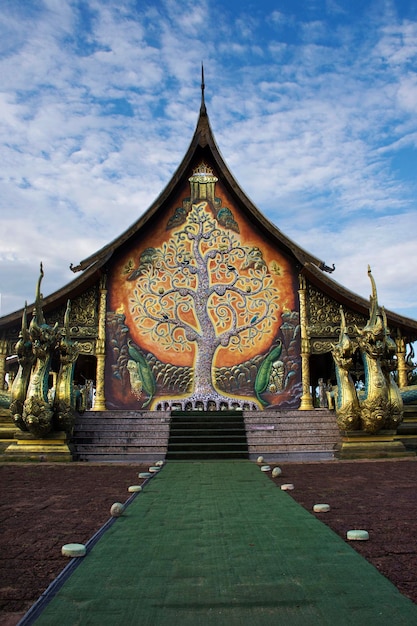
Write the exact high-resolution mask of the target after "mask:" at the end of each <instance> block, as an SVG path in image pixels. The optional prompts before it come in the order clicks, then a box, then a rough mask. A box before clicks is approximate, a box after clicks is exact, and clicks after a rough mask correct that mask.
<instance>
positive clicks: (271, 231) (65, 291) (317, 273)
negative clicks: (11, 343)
mask: <svg viewBox="0 0 417 626" xmlns="http://www.w3.org/2000/svg"><path fill="white" fill-rule="evenodd" d="M201 87H202V90H201V91H202V95H201V105H200V111H199V116H198V121H197V125H196V128H195V132H194V135H193V137H192V140H191V143H190V145H189V148H188V150H187V152H186V154H185V156H184V158H183V160H182V162H181V163H180V165H179V167H178V168H177V170H176V172H175V173H174V174H173V176H172V178H171V180H170V182H169V183H168V185H167V186H166V187H165V189H164V190H163V191H162V192H161V194H160V195H159V196H158V197H157V198H156V200H155V201H154V202H153V204H152V205H151V206H150V207H149V208H148V209H147V211H146V212H145V213H144V214H143V215H142V216H141V217H140V218H139V219H138V220H136V221H135V222H134V223H133V224H132V225H131V226H130V227H129V228H128V229H127V230H126V231H124V232H123V233H122V234H121V235H119V236H118V237H116V238H115V239H114V240H113V241H111V242H110V243H108V244H107V245H105V246H104V247H103V248H101V249H100V250H98V251H97V252H95V253H94V254H92V255H91V256H89V257H87V258H86V259H84V260H82V261H81V262H80V263H79V264H78V265H73V264H71V265H70V268H71V270H72V271H73V272H74V273H80V274H79V275H78V276H77V278H76V279H75V280H74V281H72V282H70V283H68V284H67V285H65V286H63V287H62V288H61V289H59V290H58V291H56V292H54V293H52V294H51V295H49V296H48V297H46V298H45V299H44V301H43V306H44V310H45V311H48V310H52V309H54V308H56V307H57V306H61V305H63V304H65V303H66V301H67V300H68V299H74V298H75V297H77V296H78V295H80V294H82V293H83V292H84V291H86V290H87V289H88V288H89V287H91V286H92V285H94V284H96V283H97V282H98V280H99V278H100V276H101V274H102V273H103V271H104V270H105V267H106V265H107V264H108V263H109V261H110V260H111V258H112V257H113V256H114V255H115V254H116V252H118V251H120V250H122V249H123V247H124V246H125V245H126V244H128V242H129V241H130V240H132V238H133V237H135V236H136V235H137V234H138V233H139V232H141V231H142V229H146V228H148V227H149V226H151V225H152V223H155V220H156V218H157V215H158V216H161V215H162V214H164V211H165V209H166V207H167V206H168V203H169V200H170V199H171V198H173V197H175V196H176V195H178V190H179V189H180V188H183V184H184V181H187V180H190V179H189V176H190V171H192V172H193V171H194V170H195V168H196V166H197V165H198V164H200V163H203V162H204V163H209V164H210V166H211V167H212V168H213V169H215V171H216V176H217V177H218V178H219V180H221V182H222V183H223V185H224V187H225V188H226V189H227V191H228V193H229V194H230V195H231V196H232V197H234V198H235V199H236V201H237V203H238V204H239V206H240V209H241V210H242V212H243V213H244V214H246V215H247V216H248V218H249V219H250V221H251V223H253V224H255V225H256V227H257V228H258V229H259V231H260V232H261V233H263V234H264V236H265V238H266V239H268V240H269V241H270V242H271V243H272V244H273V245H274V246H276V247H277V248H279V249H280V250H281V251H282V252H284V253H286V254H287V255H288V256H289V257H290V258H292V259H293V260H294V263H295V265H296V267H297V269H298V271H299V272H300V273H302V274H303V275H304V276H305V277H306V278H307V279H308V280H309V281H310V282H311V283H312V284H313V285H315V286H316V287H317V288H318V289H321V290H323V291H324V292H325V293H327V294H328V295H329V296H330V297H333V298H334V299H335V300H337V301H338V302H340V303H341V304H343V305H344V306H346V307H349V308H351V309H353V310H354V311H358V312H360V313H363V314H365V315H367V314H368V311H369V301H368V300H366V299H364V298H362V297H361V296H359V295H357V294H355V293H353V292H351V291H349V290H348V289H345V288H344V287H343V286H342V285H340V284H339V283H337V282H336V281H334V280H333V279H332V278H331V277H330V276H329V273H330V272H332V271H333V269H334V267H333V268H329V267H328V266H327V265H326V264H325V263H324V261H322V260H321V259H319V258H317V257H315V256H313V255H312V254H310V253H309V252H307V251H306V250H304V249H303V248H301V247H300V246H298V245H297V244H296V243H295V242H294V241H292V240H291V239H290V238H288V237H287V236H286V235H285V234H284V233H283V232H282V231H281V230H280V229H279V228H277V227H276V226H275V225H274V224H272V223H271V222H270V221H269V220H268V219H267V218H266V217H265V216H264V215H263V214H262V213H261V212H260V211H259V210H258V209H257V207H256V206H255V205H254V204H253V202H252V201H251V200H250V198H248V196H247V195H246V194H245V193H244V191H243V190H242V189H241V187H240V186H239V184H238V183H237V181H236V180H235V178H234V177H233V175H232V173H231V172H230V170H229V169H228V167H227V165H226V163H225V161H224V159H223V157H222V155H221V153H220V150H219V148H218V146H217V143H216V140H215V138H214V135H213V131H212V129H211V126H210V121H209V117H208V114H207V108H206V104H205V100H204V75H203V80H202V85H201ZM164 218H165V219H166V218H167V216H166V215H164ZM158 219H159V217H158ZM29 310H30V307H29ZM22 312H23V308H22V309H20V310H19V311H16V312H14V313H11V314H9V315H6V316H4V317H2V318H0V330H1V329H2V328H3V329H5V328H7V327H10V326H13V325H15V324H16V322H18V321H19V320H20V319H21V317H22ZM387 319H388V324H390V325H393V326H395V327H397V328H399V329H401V332H402V333H403V334H404V335H405V336H407V337H408V338H409V340H411V341H415V340H416V339H417V321H416V320H412V319H410V318H406V317H403V316H401V315H398V314H396V313H392V312H390V311H387Z"/></svg>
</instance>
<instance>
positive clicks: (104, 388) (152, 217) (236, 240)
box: [0, 84, 417, 458]
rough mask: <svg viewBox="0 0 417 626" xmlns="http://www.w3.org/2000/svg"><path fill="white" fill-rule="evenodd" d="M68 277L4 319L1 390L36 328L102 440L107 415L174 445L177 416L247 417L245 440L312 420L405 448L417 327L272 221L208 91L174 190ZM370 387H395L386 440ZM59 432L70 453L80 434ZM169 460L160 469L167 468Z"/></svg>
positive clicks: (53, 378) (51, 377) (55, 371)
mask: <svg viewBox="0 0 417 626" xmlns="http://www.w3.org/2000/svg"><path fill="white" fill-rule="evenodd" d="M71 269H72V271H73V272H74V274H75V275H76V277H75V280H73V281H72V282H71V283H69V284H67V285H65V286H63V287H62V288H61V289H59V290H58V291H56V292H55V293H53V294H51V295H49V296H48V297H46V298H43V297H42V296H41V290H40V283H41V279H42V276H43V270H41V277H40V280H39V285H38V290H37V292H36V293H37V295H36V302H35V303H34V304H32V305H29V306H28V307H27V308H26V309H25V310H24V309H22V310H19V311H16V312H15V313H12V314H9V315H6V316H4V317H2V318H0V378H1V380H2V381H3V383H4V380H5V376H6V374H7V376H8V379H9V391H11V388H12V382H13V379H14V378H16V376H17V375H18V366H19V363H20V367H22V359H21V358H20V360H19V358H16V356H15V355H16V354H18V357H19V353H18V351H17V349H16V344H17V342H18V340H19V337H20V339H22V333H23V338H24V336H25V333H29V334H30V327H31V326H30V325H31V323H32V322H33V321H34V320H35V321H36V324H35V325H34V324H32V326H33V327H34V328H35V327H36V328H42V327H43V326H44V327H46V326H48V328H50V329H55V331H56V334H55V335H54V336H56V338H57V339H56V343H55V344H54V345H52V343H51V346H52V348H51V352H50V357H51V358H50V360H49V361H48V363H49V365H48V368H49V369H48V372H47V375H48V378H47V380H48V387H49V389H50V390H51V389H52V390H55V388H57V385H58V379H59V368H60V363H61V365H62V363H63V357H62V354H65V355H66V357H67V356H68V353H69V348H68V345H69V344H68V345H66V347H65V346H64V348H62V337H66V340H67V342H71V346H76V354H75V351H73V354H74V357H73V362H72V370H71V374H68V376H71V384H74V385H75V388H76V389H78V390H81V391H82V394H83V402H84V407H83V408H86V409H87V411H86V413H85V415H87V413H88V412H89V411H90V409H93V411H92V413H94V414H95V416H96V418H97V420H96V422H95V424H96V426H95V427H94V428H95V430H96V431H100V428H101V426H100V424H104V423H105V419H106V414H107V415H109V416H110V414H111V415H112V416H113V417H114V419H115V420H116V423H117V419H118V416H119V418H120V419H122V416H123V415H128V416H130V419H131V420H132V421H134V420H135V419H137V420H140V419H142V420H143V419H147V420H150V421H149V424H151V423H156V422H152V420H153V419H154V420H155V419H158V418H159V416H163V419H164V424H166V428H165V430H164V433H165V435H166V437H169V426H170V420H171V415H173V414H175V413H177V414H181V415H182V414H183V413H186V412H189V414H190V415H194V414H195V413H196V412H197V411H199V412H201V413H206V412H213V411H214V412H216V413H220V412H223V414H224V416H225V417H226V415H229V414H230V413H231V412H233V411H235V412H236V413H241V414H242V415H244V416H246V417H247V421H246V431H247V432H246V435H247V440H248V441H249V440H250V436H251V435H250V434H249V431H250V432H251V433H252V435H254V433H257V434H258V435H259V433H260V432H263V433H264V435H265V436H266V435H267V434H268V436H270V435H271V431H274V430H275V431H276V429H277V426H276V424H277V420H279V419H280V418H282V417H283V416H285V415H287V416H288V415H289V416H290V417H291V419H292V421H293V423H296V422H297V419H298V418H297V415H299V416H300V419H301V418H302V413H303V412H306V413H308V414H309V415H311V416H312V417H311V419H312V420H313V422H314V424H316V426H315V428H316V427H317V428H318V429H319V426H320V421H321V419H323V420H324V419H329V420H330V421H333V423H334V425H335V427H337V426H338V432H340V433H342V434H343V433H346V432H347V431H352V432H355V433H358V432H360V433H362V434H364V433H367V435H366V436H370V437H372V436H373V437H374V438H375V436H376V434H377V433H379V436H381V435H380V433H381V432H384V433H386V432H388V431H389V433H390V437H391V440H392V438H393V437H395V433H396V430H397V426H398V425H399V423H400V422H401V421H402V416H401V417H400V416H399V414H398V415H397V414H396V413H395V410H397V409H398V411H401V410H402V409H401V407H400V408H398V406H397V407H396V409H395V410H394V413H393V410H392V407H391V408H389V407H390V406H391V405H394V404H395V402H397V404H399V403H401V393H400V392H401V389H405V388H407V387H408V385H409V381H408V378H407V377H408V374H409V370H410V367H411V365H410V363H409V359H408V354H409V346H410V345H411V344H412V342H414V341H416V340H417V321H415V320H412V319H408V318H405V317H403V316H401V315H398V314H396V313H394V312H391V311H385V310H384V309H383V308H382V307H381V306H380V305H379V303H378V298H377V292H376V285H375V282H374V280H373V277H372V273H371V271H370V270H368V273H369V277H370V290H371V291H372V296H371V298H370V300H366V299H364V298H362V297H360V296H359V295H357V294H355V293H352V292H351V291H349V290H347V289H345V288H344V287H343V286H341V285H340V284H338V283H337V282H336V281H335V280H333V277H332V272H333V270H334V267H333V268H330V267H329V266H327V265H326V263H325V262H324V261H323V260H322V259H319V258H316V257H315V256H313V255H312V254H310V253H309V252H307V251H306V250H304V249H302V248H301V247H300V246H298V245H297V244H296V243H295V242H294V241H292V240H291V239H289V238H288V237H286V236H285V234H284V233H282V232H281V231H280V230H279V228H277V227H276V226H275V225H274V224H272V223H271V222H269V221H268V220H267V219H266V218H265V216H264V215H262V213H261V212H260V211H259V209H258V208H257V207H256V206H255V205H254V204H253V203H252V201H251V200H250V199H249V198H248V197H247V196H246V195H245V193H244V191H243V190H242V189H241V188H240V187H239V185H238V184H237V182H236V181H235V179H234V177H233V175H232V174H231V172H230V171H229V169H228V167H227V165H226V163H225V162H224V160H223V158H222V156H221V154H220V151H219V148H218V146H217V143H216V140H215V138H214V134H213V131H212V129H211V126H210V122H209V118H208V114H207V109H206V105H205V100H204V84H202V98H201V106H200V112H199V116H198V121H197V126H196V129H195V132H194V135H193V137H192V140H191V144H190V146H189V148H188V151H187V153H186V154H185V156H184V158H183V160H182V162H181V164H180V165H179V167H178V169H177V171H176V172H175V173H174V175H173V177H172V179H171V181H170V182H169V184H168V185H167V186H166V188H165V189H164V190H163V191H162V193H161V194H160V196H159V197H158V198H157V199H156V200H155V202H154V203H153V204H152V205H151V206H150V207H149V208H148V210H147V211H146V212H145V213H143V214H142V216H141V217H140V218H139V219H138V220H137V221H136V222H135V223H134V224H133V225H132V226H131V227H130V228H129V229H128V230H126V231H125V232H124V233H122V234H121V235H120V236H119V237H117V238H116V239H115V240H114V241H112V242H110V243H109V244H108V245H106V246H105V247H103V248H102V249H101V250H99V251H98V252H96V253H95V254H93V255H91V256H90V257H88V258H87V259H85V260H83V261H81V262H80V263H78V264H76V265H71ZM366 270H367V268H364V271H366ZM45 271H46V272H47V268H45ZM36 328H35V330H34V331H33V332H34V333H35V335H36V332H38V331H36ZM59 337H60V338H61V339H59ZM60 341H61V343H59V342H60ZM370 341H371V343H372V345H373V348H375V347H376V346H377V352H378V350H379V352H378V353H377V354H376V352H375V350H373V352H372V350H369V349H368V353H369V354H370V356H369V354H368V356H369V359H367V356H366V354H367V346H366V345H365V344H366V342H368V348H369V342H370ZM378 342H379V343H378ZM32 343H33V338H32ZM59 346H61V348H60V347H59ZM74 350H75V349H74ZM371 353H372V354H371ZM372 355H373V356H372ZM60 359H61V360H60ZM372 359H373V361H372ZM376 361H377V369H376V370H375V372H374V374H372V372H373V370H372V367H373V364H375V362H376ZM387 362H389V364H388V365H387ZM384 364H385V366H386V369H387V368H388V370H389V371H391V372H392V373H391V374H386V371H385V370H384ZM31 367H32V368H33V367H34V363H32V364H31ZM378 367H379V369H378ZM384 371H385V373H384ZM371 374H372V376H374V378H373V379H372V380H374V381H375V380H376V379H375V376H385V378H384V380H385V383H384V385H385V387H386V390H385V391H384V394H385V395H384V398H383V399H382V400H381V401H380V404H378V402H379V400H378V401H376V400H375V399H374V400H373V402H374V404H373V405H372V407H373V408H372V411H374V412H375V411H376V413H378V411H379V409H380V411H379V412H380V413H381V415H379V413H378V416H377V417H376V418H375V419H376V420H377V423H378V425H377V426H375V425H371V426H369V423H368V422H369V420H368V417H369V416H367V414H366V411H367V410H368V408H367V406H366V397H365V396H364V395H363V394H364V393H365V391H363V392H362V397H361V395H360V393H359V392H360V390H361V388H362V387H363V389H364V390H366V389H367V386H369V385H370V384H371V382H370V381H371V378H372V376H371ZM28 376H29V378H30V373H29V374H28ZM343 376H345V379H344V380H345V382H343ZM387 376H388V378H387ZM29 378H28V381H29ZM391 378H392V379H395V381H396V386H395V389H396V390H394V391H393V389H392V388H391V386H390V382H389V380H391ZM68 380H69V378H68ZM387 381H388V382H387ZM372 384H374V383H372ZM394 384H395V383H394ZM28 385H29V387H28ZM30 385H31V383H30V382H27V383H26V387H25V392H27V389H28V388H30ZM62 385H63V383H62V382H61V386H62ZM384 389H385V388H384ZM335 390H336V392H335ZM356 392H357V395H356V397H355V398H354V399H353V400H352V397H353V396H352V394H353V395H355V394H356ZM93 394H94V398H93V397H92V396H93ZM349 394H350V396H349ZM370 394H371V391H370V389H368V402H369V401H370ZM348 397H349V398H350V399H348V400H346V398H348ZM343 398H344V399H345V405H344V407H341V402H342V401H343ZM393 398H394V399H393ZM44 400H45V402H47V399H44ZM352 402H353V405H352ZM375 402H376V404H375ZM381 403H382V404H381ZM390 403H391V404H390ZM362 405H363V406H362ZM388 405H389V406H388ZM80 406H81V405H80ZM352 406H353V408H352ZM375 407H376V408H375ZM378 407H379V408H378ZM381 407H382V408H381ZM387 407H388V408H387ZM76 408H77V407H76ZM78 408H79V406H78ZM22 410H23V409H22ZM361 411H362V413H361ZM372 411H371V412H372ZM384 411H385V413H384ZM387 411H388V412H387ZM390 411H391V413H390ZM398 411H397V412H398ZM368 412H369V411H368ZM100 413H101V417H100ZM17 414H18V412H17ZM365 414H366V415H365ZM388 414H389V415H388ZM392 414H395V415H396V416H395V415H394V417H392ZM22 415H23V413H22ZM325 415H327V416H328V417H327V418H325V417H324V416H325ZM361 415H362V417H361ZM135 416H136V417H135ZM321 416H323V417H321ZM22 419H23V422H25V418H24V417H23V418H22ZM62 419H64V418H62ZM100 419H101V422H100ZM251 419H252V422H251V421H250V420H251ZM274 420H275V421H274ZM361 420H362V421H361ZM367 420H368V421H367ZM378 420H380V421H379V422H378ZM160 421H161V419H159V422H160ZM371 421H372V420H371ZM15 422H16V423H17V425H18V426H19V418H18V417H16V413H15ZM23 422H22V424H23ZM29 422H30V420H29ZM29 422H28V421H27V420H26V426H25V424H23V429H22V430H26V431H27V432H26V439H28V438H29V439H30V437H31V436H32V437H33V438H35V439H36V438H39V436H44V437H45V438H48V437H49V438H50V437H51V434H50V432H49V433H48V428H47V427H45V429H44V431H42V432H41V431H37V430H36V429H34V430H32V429H31V427H30V425H29V426H28V424H29ZM313 422H312V423H313ZM30 423H32V422H30ZM62 423H64V422H62ZM249 423H250V424H251V427H250V428H249V427H248V424H249ZM22 424H21V425H22ZM317 424H319V425H318V426H317ZM62 429H63V430H66V431H67V435H68V438H69V439H70V438H71V432H72V430H71V429H65V428H64V427H63V428H62ZM58 430H59V427H58V426H57V425H56V424H55V426H54V427H51V432H53V433H56V432H57V431H58ZM150 430H152V428H151V427H150ZM310 430H311V429H310ZM154 434H155V433H154ZM165 435H164V436H165ZM364 436H365V435H364ZM313 438H314V436H313ZM92 445H93V444H92ZM166 445H168V444H167V442H166V443H165V444H163V445H162V444H161V446H162V447H160V448H157V447H156V448H154V452H155V454H156V453H158V454H159V456H164V450H165V448H164V446H166ZM262 445H263V446H264V447H262ZM274 446H276V443H274V442H273V440H272V439H270V441H269V442H268V444H259V446H255V444H253V446H252V448H249V451H250V453H251V455H252V456H254V455H256V454H258V453H260V452H262V451H264V450H265V453H266V455H268V454H270V455H271V456H273V453H274ZM149 454H150V455H152V451H151V449H149ZM155 454H154V456H155ZM300 458H301V457H300Z"/></svg>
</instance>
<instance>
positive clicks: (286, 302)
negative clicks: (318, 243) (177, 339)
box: [108, 183, 297, 367]
mask: <svg viewBox="0 0 417 626" xmlns="http://www.w3.org/2000/svg"><path fill="white" fill-rule="evenodd" d="M187 195H188V196H189V188H187V186H185V185H184V187H183V191H182V193H180V194H179V196H178V201H177V202H172V204H171V205H170V207H166V208H165V210H164V212H163V215H164V219H162V220H161V219H158V220H155V221H154V222H152V223H150V224H148V225H147V229H146V230H147V233H146V234H142V235H141V236H138V237H137V239H136V240H135V241H134V242H132V244H131V245H130V246H129V248H128V249H127V250H126V252H125V253H124V254H123V255H122V256H120V258H119V259H118V260H117V262H116V263H115V265H114V266H113V269H112V271H111V273H110V275H109V282H108V293H109V303H108V309H109V310H110V311H114V312H118V313H123V314H124V315H125V319H126V322H125V323H126V325H127V326H128V328H129V331H130V336H131V338H132V339H133V340H134V342H135V343H136V344H137V345H138V346H140V347H141V348H142V349H143V350H144V351H145V352H146V353H147V352H150V353H152V354H154V355H155V356H156V357H157V358H158V359H159V360H160V361H162V362H168V363H172V364H175V365H178V366H192V365H193V363H194V360H195V345H194V344H193V342H190V344H189V349H188V350H180V351H177V350H175V349H173V348H170V349H164V347H163V346H162V345H161V344H160V342H158V341H155V340H153V339H152V338H151V337H150V335H146V334H145V333H144V332H143V328H144V327H143V325H142V326H139V325H138V324H137V322H136V321H135V316H134V314H133V312H132V310H131V300H132V294H133V292H134V290H135V281H129V280H127V275H128V273H129V271H131V270H132V268H134V267H137V265H138V261H139V258H140V255H141V253H142V252H143V251H144V250H145V249H147V248H155V249H159V248H160V247H161V246H162V245H163V244H164V243H168V242H169V241H170V239H171V238H172V237H174V236H175V233H177V232H178V231H180V230H181V229H183V227H184V224H182V225H180V226H178V227H177V228H172V229H170V230H167V222H168V220H169V218H170V216H171V215H173V214H174V212H175V209H176V207H178V206H180V205H181V202H182V200H183V198H185V197H187ZM216 198H220V199H221V201H222V206H223V207H228V208H229V209H230V210H231V211H232V212H233V216H234V219H235V220H236V222H237V223H238V226H239V231H240V232H239V233H233V234H234V236H235V237H236V239H237V240H238V241H239V242H240V244H241V245H242V246H247V247H257V248H259V249H260V250H261V251H262V256H263V260H264V261H265V263H266V266H267V268H268V274H269V275H270V277H271V279H272V282H273V286H274V288H275V289H277V290H278V294H277V301H278V311H277V313H276V318H277V319H276V321H274V322H273V323H272V329H271V332H269V333H268V334H266V335H264V336H262V337H260V338H259V340H258V341H257V342H256V343H255V344H254V345H252V346H246V347H245V348H244V350H243V352H239V351H231V350H230V349H229V348H228V347H227V346H226V347H219V349H218V350H217V352H216V358H215V362H214V363H213V366H214V367H218V366H232V365H235V364H237V363H241V362H243V361H245V360H249V359H251V358H252V357H254V356H256V355H258V354H262V353H264V352H266V351H267V350H268V349H269V347H270V346H271V344H272V342H273V340H274V338H275V337H276V336H277V334H278V332H279V328H280V326H281V324H282V320H281V315H282V313H283V312H284V311H293V310H295V309H297V306H296V297H295V294H296V283H295V273H294V270H293V269H292V266H291V264H290V263H289V262H288V260H287V258H286V257H285V256H284V255H283V254H282V253H280V252H279V251H278V250H276V249H274V248H273V246H272V245H271V244H270V243H269V242H266V241H265V240H264V239H263V238H262V236H261V235H260V234H259V232H258V231H257V229H256V228H254V226H253V225H252V224H251V222H250V221H249V220H248V218H247V217H246V215H244V214H243V212H242V211H240V210H239V209H238V208H237V207H236V206H235V205H233V204H232V201H231V199H230V197H229V196H228V195H227V193H226V192H225V190H224V189H223V188H222V185H221V184H220V183H217V185H216ZM189 316H190V318H191V317H192V312H190V313H189ZM194 321H195V319H194Z"/></svg>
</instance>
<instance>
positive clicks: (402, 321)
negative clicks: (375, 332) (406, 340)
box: [302, 263, 417, 341]
mask: <svg viewBox="0 0 417 626" xmlns="http://www.w3.org/2000/svg"><path fill="white" fill-rule="evenodd" d="M302 274H303V275H304V276H305V277H306V278H307V279H308V280H309V281H310V282H311V283H312V284H313V285H315V286H316V287H318V288H319V289H321V290H323V291H325V293H327V295H329V296H331V297H334V298H335V300H337V301H338V302H341V303H343V304H344V305H346V307H349V308H350V309H354V310H356V311H358V312H359V313H363V314H364V315H366V316H367V315H369V307H370V302H369V300H367V299H366V298H363V297H362V296H360V295H358V294H357V293H354V292H353V291H350V290H349V289H347V288H346V287H343V285H341V284H340V283H338V282H337V281H335V280H334V279H333V278H330V277H328V276H326V275H325V274H323V272H321V271H320V270H319V269H318V268H317V266H316V265H314V264H313V263H306V265H305V266H304V268H303V271H302ZM382 306H383V305H382ZM385 312H386V315H387V321H388V325H389V326H390V325H391V326H395V327H398V328H400V329H404V330H406V331H407V332H406V333H404V334H407V335H410V334H411V335H412V336H410V341H417V320H414V319H412V318H411V317H405V316H404V315H400V314H399V313H394V312H393V311H389V310H388V309H385ZM410 331H411V332H410Z"/></svg>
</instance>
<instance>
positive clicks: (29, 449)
mask: <svg viewBox="0 0 417 626" xmlns="http://www.w3.org/2000/svg"><path fill="white" fill-rule="evenodd" d="M4 460H6V461H22V462H24V461H38V462H39V461H49V462H51V461H53V462H63V463H65V462H68V461H72V454H71V451H70V448H69V446H68V437H67V434H66V433H64V432H56V433H50V434H49V435H47V436H45V438H43V439H39V438H37V437H35V436H34V435H31V434H30V433H23V432H20V431H19V432H18V433H17V434H16V435H15V440H14V442H13V443H12V444H10V445H9V446H8V447H7V448H6V450H5V451H4Z"/></svg>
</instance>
